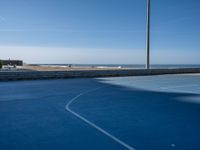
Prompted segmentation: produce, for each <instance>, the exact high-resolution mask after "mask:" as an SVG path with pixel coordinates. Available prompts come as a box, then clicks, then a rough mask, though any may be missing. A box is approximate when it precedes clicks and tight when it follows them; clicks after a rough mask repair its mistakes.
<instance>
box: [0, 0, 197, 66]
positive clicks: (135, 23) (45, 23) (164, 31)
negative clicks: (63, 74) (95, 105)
mask: <svg viewBox="0 0 200 150" xmlns="http://www.w3.org/2000/svg"><path fill="white" fill-rule="evenodd" d="M151 1H152V5H151V6H152V22H151V50H152V51H151V57H152V61H151V62H152V63H159V64H160V63H167V64H169V63H175V64H177V63H184V64H186V63H190V64H200V58H199V57H200V44H199V43H200V42H199V41H200V38H199V37H200V15H199V14H200V9H199V8H200V1H199V0H151ZM145 22H146V0H1V1H0V52H1V55H0V57H2V58H4V59H5V58H11V59H23V60H24V61H25V62H28V63H86V64H87V63H94V64H96V63H101V64H103V63H111V64H113V63H118V64H120V63H126V64H135V63H145V32H146V26H145Z"/></svg>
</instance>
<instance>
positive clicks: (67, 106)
mask: <svg viewBox="0 0 200 150" xmlns="http://www.w3.org/2000/svg"><path fill="white" fill-rule="evenodd" d="M104 87H106V86H103V87H98V88H95V89H90V90H88V91H85V92H82V93H80V94H78V95H77V96H75V97H74V98H72V99H71V100H70V101H69V102H68V103H67V105H66V106H65V109H66V110H67V111H68V112H70V113H71V114H73V115H74V116H76V117H77V118H79V119H81V120H82V121H84V122H85V123H87V124H89V125H90V126H92V127H93V128H95V129H96V130H98V131H99V132H101V133H103V134H104V135H106V136H107V137H109V138H111V139H112V140H114V141H115V142H117V143H118V144H120V145H122V146H123V147H125V148H126V149H128V150H135V148H133V147H131V146H130V145H128V144H126V143H125V142H123V141H122V140H120V139H118V138H117V137H115V136H114V135H112V134H110V133H109V132H107V131H105V130H104V129H102V128H101V127H99V126H97V125H96V124H94V123H92V122H91V121H89V120H87V119H86V118H84V117H83V116H81V115H79V114H78V113H76V112H74V111H73V110H71V109H70V105H71V104H72V103H73V102H74V101H75V100H77V99H78V98H79V97H81V96H82V95H85V94H87V93H90V92H94V91H97V90H99V89H102V88H104Z"/></svg>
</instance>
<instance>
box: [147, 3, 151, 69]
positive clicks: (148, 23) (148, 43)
mask: <svg viewBox="0 0 200 150" xmlns="http://www.w3.org/2000/svg"><path fill="white" fill-rule="evenodd" d="M150 8H151V3H150V0H147V31H146V32H147V33H146V53H147V54H146V57H147V58H146V69H149V66H150Z"/></svg>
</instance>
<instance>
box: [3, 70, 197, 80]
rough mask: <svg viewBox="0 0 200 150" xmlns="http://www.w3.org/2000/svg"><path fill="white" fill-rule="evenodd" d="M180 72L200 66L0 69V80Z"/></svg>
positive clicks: (193, 71)
mask: <svg viewBox="0 0 200 150" xmlns="http://www.w3.org/2000/svg"><path fill="white" fill-rule="evenodd" d="M180 73H200V68H187V69H149V70H146V69H125V70H83V71H26V72H25V71H21V72H20V71H0V81H6V80H34V79H56V78H90V77H117V76H140V75H161V74H180Z"/></svg>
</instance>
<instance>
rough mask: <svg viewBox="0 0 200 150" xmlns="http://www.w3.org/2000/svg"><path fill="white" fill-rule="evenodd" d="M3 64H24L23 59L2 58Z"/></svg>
mask: <svg viewBox="0 0 200 150" xmlns="http://www.w3.org/2000/svg"><path fill="white" fill-rule="evenodd" d="M2 61H3V65H5V66H6V65H11V66H23V61H22V60H2Z"/></svg>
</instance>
